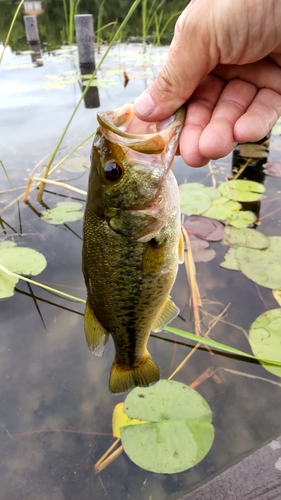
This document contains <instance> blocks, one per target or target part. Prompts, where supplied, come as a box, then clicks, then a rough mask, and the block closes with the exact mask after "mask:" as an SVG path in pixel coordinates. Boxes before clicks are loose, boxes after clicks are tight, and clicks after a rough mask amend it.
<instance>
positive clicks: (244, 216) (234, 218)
mask: <svg viewBox="0 0 281 500" xmlns="http://www.w3.org/2000/svg"><path fill="white" fill-rule="evenodd" d="M256 218H257V217H256V215H255V214H254V212H250V210H240V212H233V213H232V214H230V215H229V217H228V218H227V222H228V224H230V225H231V226H233V227H236V228H237V229H242V228H243V227H248V226H249V225H250V224H253V223H254V222H255V220H256Z"/></svg>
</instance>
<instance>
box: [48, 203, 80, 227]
mask: <svg viewBox="0 0 281 500" xmlns="http://www.w3.org/2000/svg"><path fill="white" fill-rule="evenodd" d="M82 206H83V205H82V203H78V202H74V201H59V202H58V203H57V205H56V207H55V208H52V209H49V210H44V211H43V212H42V219H43V220H44V221H45V222H48V223H49V224H64V223H65V222H74V221H76V220H79V219H82V217H83V212H82V210H81V208H82Z"/></svg>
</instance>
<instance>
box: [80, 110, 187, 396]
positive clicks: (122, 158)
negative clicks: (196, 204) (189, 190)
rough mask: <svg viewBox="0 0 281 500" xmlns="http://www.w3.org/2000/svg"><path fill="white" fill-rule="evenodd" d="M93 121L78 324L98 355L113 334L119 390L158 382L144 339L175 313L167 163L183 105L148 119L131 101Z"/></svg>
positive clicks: (113, 386)
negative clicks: (83, 297) (81, 306)
mask: <svg viewBox="0 0 281 500" xmlns="http://www.w3.org/2000/svg"><path fill="white" fill-rule="evenodd" d="M97 119H98V123H99V127H98V129H97V131H96V135H95V137H94V141H93V146H92V153H91V168H90V174H89V184H88V194H87V201H86V206H85V213H84V222H83V245H82V271H83V274H84V280H85V285H86V289H87V300H86V307H85V314H84V330H85V336H86V340H87V343H88V346H89V348H90V350H91V351H93V352H94V354H95V355H97V356H102V355H103V352H104V349H105V346H106V343H107V341H108V338H109V335H111V336H112V338H113V342H114V346H115V359H114V361H113V364H112V368H111V372H110V377H109V389H110V391H111V392H112V393H122V392H126V391H128V390H130V389H132V388H134V387H136V386H141V387H146V386H149V385H150V384H151V383H154V382H157V381H158V380H159V378H160V372H159V367H158V366H157V364H156V363H155V362H154V360H153V359H152V357H151V355H150V354H149V352H148V350H147V342H148V338H149V335H150V333H151V331H153V332H160V331H161V330H162V329H163V328H164V327H165V326H166V325H167V324H168V323H169V322H170V321H172V320H173V319H174V318H175V317H176V316H177V315H178V313H179V309H178V307H177V306H176V305H175V304H174V302H173V301H172V300H171V297H170V293H171V289H172V287H173V284H174V282H175V279H176V276H177V272H178V265H179V263H182V262H183V260H184V243H183V238H182V235H181V221H180V208H179V193H178V185H177V181H176V179H175V177H174V174H173V172H172V169H171V166H172V164H173V160H174V156H175V153H176V150H177V147H178V141H179V136H180V133H181V130H182V127H183V123H184V119H185V108H184V107H182V108H180V109H179V110H178V111H177V112H176V113H175V115H173V116H172V117H171V118H170V119H169V120H166V121H163V122H157V123H152V124H148V123H146V122H143V121H141V120H139V119H138V118H137V117H136V116H135V115H134V111H133V105H132V104H125V105H124V106H122V107H121V108H117V109H115V110H112V111H102V112H99V113H98V114H97Z"/></svg>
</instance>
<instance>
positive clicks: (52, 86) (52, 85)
mask: <svg viewBox="0 0 281 500" xmlns="http://www.w3.org/2000/svg"><path fill="white" fill-rule="evenodd" d="M42 87H43V88H44V89H65V84H64V83H62V82H47V83H43V85H42Z"/></svg>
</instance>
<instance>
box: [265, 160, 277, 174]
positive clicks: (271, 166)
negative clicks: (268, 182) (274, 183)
mask: <svg viewBox="0 0 281 500" xmlns="http://www.w3.org/2000/svg"><path fill="white" fill-rule="evenodd" d="M263 168H264V171H265V173H266V175H270V176H271V177H281V162H280V161H272V162H269V163H265V164H264V165H263Z"/></svg>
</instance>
